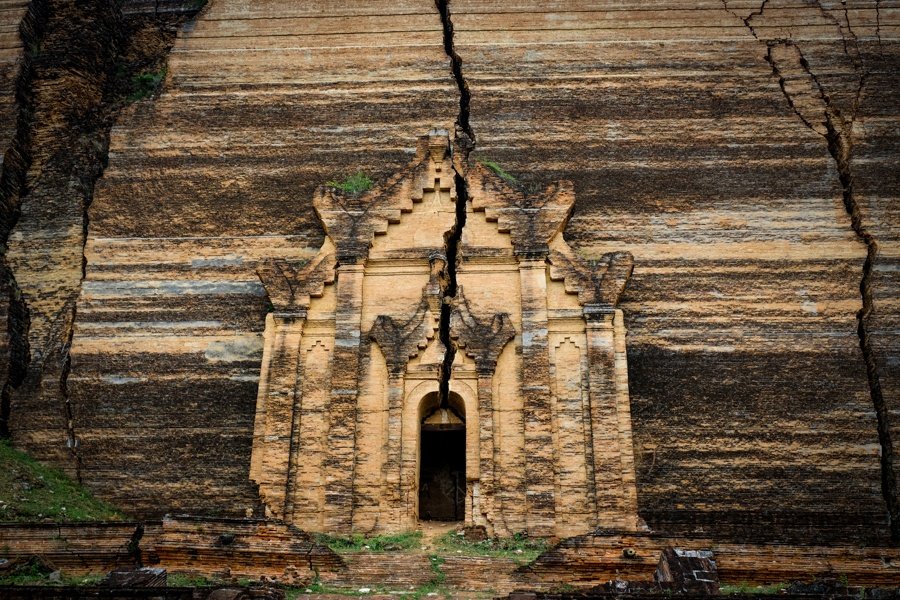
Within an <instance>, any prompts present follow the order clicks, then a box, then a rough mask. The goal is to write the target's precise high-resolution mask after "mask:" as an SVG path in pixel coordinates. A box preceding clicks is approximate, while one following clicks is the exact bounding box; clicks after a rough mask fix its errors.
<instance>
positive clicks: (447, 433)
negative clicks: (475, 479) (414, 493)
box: [419, 424, 466, 521]
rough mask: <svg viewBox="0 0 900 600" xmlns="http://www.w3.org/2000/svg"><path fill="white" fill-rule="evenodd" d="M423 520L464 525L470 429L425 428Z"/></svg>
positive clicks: (421, 477)
mask: <svg viewBox="0 0 900 600" xmlns="http://www.w3.org/2000/svg"><path fill="white" fill-rule="evenodd" d="M421 449H422V454H421V457H420V459H419V460H420V462H419V464H420V465H421V466H420V470H419V518H420V519H423V520H428V521H462V520H463V519H464V518H465V514H466V513H465V511H466V505H465V502H466V426H465V425H464V424H460V425H453V426H449V427H448V426H447V425H443V426H441V425H428V424H423V425H422V447H421Z"/></svg>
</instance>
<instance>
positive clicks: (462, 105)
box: [435, 0, 475, 158]
mask: <svg viewBox="0 0 900 600" xmlns="http://www.w3.org/2000/svg"><path fill="white" fill-rule="evenodd" d="M435 6H436V7H437V9H438V12H439V13H440V15H441V25H442V26H443V29H444V52H445V53H446V54H447V56H448V57H449V58H450V70H451V71H452V72H453V79H454V81H456V87H457V88H459V115H458V116H457V118H456V125H457V127H459V128H461V129H462V130H463V131H464V132H465V134H466V135H467V136H468V137H469V139H470V140H471V141H472V143H473V144H474V143H475V132H474V131H473V130H472V126H471V124H470V123H469V103H470V102H471V99H472V95H471V93H470V92H469V84H468V82H466V78H465V77H464V76H463V72H462V58H460V56H459V54H457V52H456V46H455V44H454V35H453V20H452V19H451V18H450V0H435ZM470 150H471V149H470ZM466 154H467V156H466V158H468V152H467V153H466Z"/></svg>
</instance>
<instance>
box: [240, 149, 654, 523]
mask: <svg viewBox="0 0 900 600" xmlns="http://www.w3.org/2000/svg"><path fill="white" fill-rule="evenodd" d="M454 175H455V171H454V167H453V164H452V162H451V157H450V143H449V140H448V138H447V136H446V134H442V133H439V132H432V134H431V135H429V136H426V137H423V138H421V139H420V141H419V145H418V151H417V153H416V157H415V159H414V160H413V162H412V163H411V164H410V165H409V167H408V168H407V169H406V171H404V172H402V173H399V174H397V175H395V176H394V177H392V178H391V179H390V180H388V181H387V182H386V183H384V184H383V185H380V186H377V187H376V188H374V189H372V190H371V191H369V192H366V193H363V194H361V195H359V196H352V195H349V194H346V195H345V194H342V193H341V192H339V191H337V190H334V189H331V188H324V187H323V188H320V189H319V190H317V192H316V196H315V199H314V206H315V209H316V211H317V213H318V216H319V218H320V219H321V221H322V224H323V225H324V227H325V231H326V234H327V236H326V240H325V242H324V244H323V246H322V248H321V250H320V252H319V254H318V255H317V256H316V258H315V259H314V260H312V261H310V262H309V263H308V264H306V265H303V266H299V267H298V266H296V265H291V264H288V263H285V262H283V261H270V262H268V263H267V264H266V266H265V268H263V269H261V270H260V273H259V275H260V279H261V280H262V282H263V285H264V286H265V288H266V291H267V293H268V295H269V298H270V300H271V302H272V305H273V307H274V311H273V312H272V313H270V314H269V315H268V317H267V321H266V333H265V349H264V354H263V363H262V371H261V376H260V384H259V396H258V399H257V413H256V425H255V430H254V441H253V455H252V462H251V470H250V476H251V478H252V479H253V480H254V481H256V482H257V483H258V484H259V489H260V494H261V496H262V499H263V500H264V502H265V504H266V506H267V508H268V510H269V512H270V513H271V515H272V516H275V517H279V518H283V519H285V520H286V521H288V522H291V523H293V524H295V525H297V526H299V527H301V528H303V529H307V530H311V531H328V532H350V531H362V532H389V531H402V530H409V529H414V528H415V526H416V523H417V521H418V519H419V518H420V517H421V518H425V517H428V516H430V515H431V514H432V512H435V513H440V512H441V510H442V509H441V507H439V506H435V507H425V506H420V495H421V497H422V498H423V500H422V502H425V501H426V500H425V499H427V498H428V497H429V491H428V490H427V489H423V490H420V489H419V488H420V481H421V482H422V485H423V486H424V487H427V486H428V485H430V484H431V483H432V477H437V476H438V475H435V474H434V473H431V472H430V471H429V473H428V474H427V477H425V478H424V479H423V471H424V470H425V469H430V468H431V466H429V465H430V464H431V463H432V462H434V460H438V461H440V460H445V459H446V461H447V464H453V459H456V464H459V465H464V470H463V471H464V473H457V476H459V477H461V481H459V482H458V483H459V487H458V491H457V490H456V489H455V492H456V494H457V495H458V498H459V506H460V507H461V509H462V510H461V511H458V512H457V514H456V515H455V516H458V517H463V516H464V519H465V521H466V522H468V523H472V524H479V525H484V526H486V527H487V529H488V531H489V532H490V533H492V534H503V535H508V534H511V533H513V532H517V531H527V532H528V533H529V534H531V535H544V536H569V535H574V534H578V533H583V532H585V531H588V530H590V529H592V528H595V527H598V526H601V527H606V528H615V529H625V530H634V529H636V528H637V527H638V521H639V520H638V517H637V500H636V492H635V481H634V460H633V453H632V442H631V416H630V409H629V399H628V376H627V365H626V355H625V329H624V326H623V320H622V313H621V311H620V310H617V309H616V308H615V305H616V302H617V300H618V297H619V295H620V294H621V292H622V290H623V289H624V287H625V284H626V282H627V280H628V277H629V276H630V274H631V270H632V258H631V255H630V254H628V253H613V254H607V255H604V256H602V257H601V258H599V259H598V260H585V259H583V258H581V257H579V256H577V255H576V254H575V253H574V252H573V251H572V249H571V248H570V247H569V246H568V245H567V244H566V242H565V241H564V240H563V236H562V230H563V228H564V226H565V224H566V222H567V220H568V218H569V215H570V213H571V210H572V206H573V205H574V201H575V197H574V193H573V190H572V185H571V183H568V182H560V183H558V184H556V185H554V186H550V187H548V188H547V190H546V191H545V192H543V193H542V194H537V195H525V194H523V193H521V192H520V191H518V190H516V189H514V188H513V187H511V186H509V185H508V184H507V183H506V182H505V181H503V180H502V179H501V178H499V177H497V176H496V175H494V174H493V173H492V172H491V171H490V170H488V169H486V168H484V167H483V166H481V165H478V166H476V167H474V168H472V169H470V170H469V171H468V172H467V173H466V183H467V189H468V193H469V198H468V202H467V203H466V207H465V210H466V215H467V218H466V221H465V227H464V228H463V230H462V237H461V240H460V244H459V248H458V251H459V257H460V260H459V264H458V266H457V268H456V273H455V275H456V283H457V284H458V285H457V293H456V295H455V297H454V298H452V299H451V298H446V299H445V297H446V296H447V294H446V289H447V284H448V282H447V269H446V261H447V259H446V254H445V251H446V249H445V240H446V239H448V236H449V233H450V232H451V230H453V228H454V226H455V225H456V221H457V218H456V201H457V197H456V187H455V184H454ZM445 301H447V302H450V305H451V307H452V312H451V314H450V319H449V334H450V336H449V337H450V338H451V339H452V340H453V343H454V344H456V347H457V352H456V353H455V357H454V360H453V365H452V369H451V375H450V379H449V393H448V394H445V395H443V397H442V395H441V394H440V391H441V390H440V379H441V372H442V369H441V367H442V363H443V361H444V359H445V354H446V353H445V350H446V349H445V348H444V345H443V344H442V343H441V340H440V337H441V336H440V335H439V326H440V312H441V305H442V303H443V302H445ZM445 430H447V431H446V432H444V431H445ZM460 431H464V434H463V435H464V440H465V441H464V444H462V443H460V444H456V445H454V444H450V443H449V440H450V439H451V437H450V436H449V435H448V437H446V438H442V437H440V436H441V435H447V434H449V433H450V432H456V439H457V440H459V439H462V438H460ZM442 432H444V433H442ZM426 434H427V435H430V436H433V437H429V438H428V448H429V449H428V450H427V452H428V453H432V454H435V453H436V454H435V455H434V456H431V454H429V456H428V457H427V458H428V460H427V461H423V456H422V447H423V444H422V440H423V437H424V436H425V435H426ZM442 439H446V440H448V443H447V444H446V445H444V446H442V445H441V440H442ZM463 445H464V453H465V456H464V457H462V456H441V455H440V454H441V448H444V449H445V450H444V452H462V451H463ZM435 448H437V449H438V450H435ZM425 479H427V481H425ZM463 482H464V485H463ZM460 513H462V514H460ZM445 518H446V517H445Z"/></svg>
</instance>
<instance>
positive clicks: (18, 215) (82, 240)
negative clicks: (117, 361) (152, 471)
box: [0, 0, 197, 481]
mask: <svg viewBox="0 0 900 600" xmlns="http://www.w3.org/2000/svg"><path fill="white" fill-rule="evenodd" d="M196 13H197V9H196V8H192V9H191V10H183V11H181V12H179V13H177V14H169V15H165V16H161V15H160V16H157V15H153V16H149V15H141V14H139V15H132V16H131V17H128V18H126V17H124V16H123V14H122V12H121V6H120V3H117V2H114V1H112V0H95V1H93V2H90V3H89V2H82V1H78V2H75V1H74V0H70V1H68V2H66V1H60V2H49V1H47V0H32V2H31V3H30V4H29V7H28V10H27V12H26V15H25V17H24V19H23V21H22V23H21V25H20V37H21V39H22V42H23V46H24V52H23V56H24V59H23V62H22V67H21V69H20V73H19V77H18V79H17V83H16V103H17V110H18V118H17V128H16V133H15V137H14V139H13V142H12V144H11V146H10V148H9V149H8V150H7V152H6V156H5V159H4V164H3V172H2V175H0V243H2V245H3V248H4V252H3V257H2V258H3V260H2V264H0V276H2V277H3V284H4V285H6V287H7V289H8V291H9V309H8V312H7V331H8V333H7V335H8V340H9V347H10V348H9V356H8V364H7V369H6V370H7V373H6V381H4V382H3V383H2V392H0V435H2V436H10V435H12V434H14V433H15V431H14V427H13V424H14V423H13V424H11V420H14V419H15V418H16V414H17V413H16V411H17V410H18V409H17V406H18V404H17V403H19V402H22V415H23V416H24V419H25V420H28V419H31V418H34V417H47V416H52V418H54V419H62V421H63V422H62V427H63V429H64V430H65V438H66V442H65V446H66V451H67V452H68V454H69V455H70V456H71V458H72V461H73V462H74V472H75V476H76V479H78V480H79V481H80V480H81V465H82V461H81V457H80V455H79V452H78V436H77V432H76V430H75V424H76V419H75V416H76V415H75V410H74V409H75V407H74V405H73V401H72V398H71V397H70V391H69V386H68V377H69V374H70V371H71V359H70V355H69V351H70V348H71V345H72V339H73V335H74V323H75V318H76V312H75V311H76V303H77V298H78V295H79V293H80V289H81V285H82V283H83V281H84V279H85V275H86V269H87V261H86V257H85V247H86V244H87V236H88V228H89V216H90V215H89V212H88V211H89V209H90V205H91V202H92V200H93V196H94V186H95V183H96V181H97V180H98V179H99V178H100V177H101V176H102V174H103V171H104V169H105V167H106V163H107V160H108V151H109V132H110V129H111V128H112V125H113V122H114V121H115V119H116V117H117V116H118V114H119V111H120V110H121V109H122V108H123V107H124V106H126V105H127V104H129V103H130V102H132V101H133V99H132V98H130V95H132V94H133V93H134V91H135V90H134V89H133V88H134V86H135V85H136V81H138V79H139V78H138V74H139V73H141V72H145V71H147V70H150V69H153V70H154V71H157V70H158V69H159V68H160V63H161V62H162V61H163V60H164V59H165V57H166V56H167V54H168V52H169V49H170V48H171V46H172V43H173V42H174V37H175V34H176V31H177V29H178V27H180V26H181V24H183V23H184V22H185V21H186V20H187V19H190V18H193V16H195V15H196ZM147 33H150V35H146V34H147ZM67 225H73V226H74V225H77V226H78V227H79V228H80V235H78V236H75V237H73V239H72V240H71V242H68V243H67V244H66V245H64V246H63V247H61V248H59V247H53V246H51V247H46V246H44V247H39V248H38V249H36V250H31V249H29V250H25V249H23V247H20V246H13V248H12V250H13V252H12V253H9V252H8V251H9V250H10V248H9V244H10V239H12V238H11V234H13V233H15V239H16V240H18V239H20V238H21V239H23V240H26V241H28V240H31V239H32V238H33V237H34V233H35V232H43V231H48V232H52V233H53V234H55V235H56V236H65V235H66V234H65V233H64V231H65V228H66V226H67ZM63 239H65V238H63ZM76 240H77V241H76ZM76 244H77V246H76ZM76 248H77V250H76ZM72 251H75V252H77V253H78V254H77V255H76V256H80V259H81V261H80V269H79V272H78V277H77V280H74V278H73V281H71V282H68V281H67V283H66V284H65V285H64V286H63V288H62V289H54V290H52V291H51V292H50V293H48V292H47V291H46V290H45V289H44V288H43V287H42V283H41V281H40V279H41V278H40V277H34V276H33V275H34V273H35V271H36V270H40V269H42V268H46V267H42V266H40V265H39V264H38V265H35V264H32V257H33V256H34V255H35V253H37V252H43V253H46V254H47V257H46V259H45V260H46V261H47V263H48V264H49V265H50V267H49V268H51V269H52V268H55V265H58V264H63V263H64V262H65V261H64V260H58V259H59V257H58V256H57V254H56V253H59V254H60V255H66V253H68V252H72ZM54 260H56V262H54ZM57 275H59V276H60V277H61V279H62V280H66V278H67V275H66V273H65V272H64V271H60V272H59V273H57ZM17 278H18V279H17ZM36 400H37V401H38V403H39V404H45V403H46V404H48V405H49V404H52V405H54V406H59V409H58V412H57V413H56V414H52V415H48V414H39V409H37V408H36V407H35V406H31V404H32V403H33V402H34V401H36ZM57 403H59V404H57ZM57 422H58V421H57ZM54 448H55V446H49V445H48V446H42V447H41V449H42V450H44V451H47V452H50V453H51V454H52V453H53V452H55V450H54ZM26 449H27V448H26ZM59 460H62V457H60V458H59Z"/></svg>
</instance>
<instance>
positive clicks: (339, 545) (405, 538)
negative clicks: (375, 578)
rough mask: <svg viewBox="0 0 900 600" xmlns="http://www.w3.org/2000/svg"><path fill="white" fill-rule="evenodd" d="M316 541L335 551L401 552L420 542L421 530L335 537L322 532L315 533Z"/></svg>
mask: <svg viewBox="0 0 900 600" xmlns="http://www.w3.org/2000/svg"><path fill="white" fill-rule="evenodd" d="M316 541H317V542H319V543H320V544H324V545H325V546H328V547H329V548H331V549H332V550H334V551H335V552H337V553H339V554H340V553H347V552H365V551H368V552H403V551H404V550H411V549H413V548H415V547H416V546H418V545H419V544H421V542H422V532H421V531H410V532H407V533H396V534H392V535H376V536H372V537H365V536H363V535H361V534H358V533H357V534H353V535H352V536H350V537H337V536H332V535H327V534H324V533H319V534H316Z"/></svg>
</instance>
